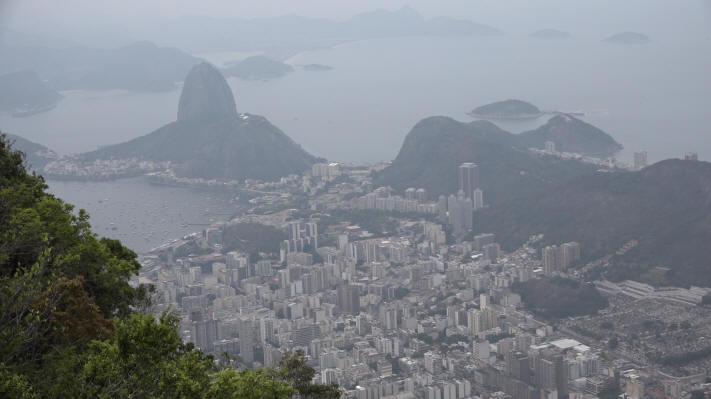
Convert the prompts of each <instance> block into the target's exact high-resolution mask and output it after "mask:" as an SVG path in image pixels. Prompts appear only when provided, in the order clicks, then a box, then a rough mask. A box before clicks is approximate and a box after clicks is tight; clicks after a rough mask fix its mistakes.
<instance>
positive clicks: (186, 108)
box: [178, 62, 237, 121]
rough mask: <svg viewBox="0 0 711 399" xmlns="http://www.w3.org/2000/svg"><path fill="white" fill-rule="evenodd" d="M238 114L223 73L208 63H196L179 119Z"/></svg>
mask: <svg viewBox="0 0 711 399" xmlns="http://www.w3.org/2000/svg"><path fill="white" fill-rule="evenodd" d="M235 116H237V107H236V105H235V99H234V96H233V95H232V90H230V87H229V86H228V85H227V81H225V78H224V77H222V74H220V72H219V71H218V70H217V68H215V67H214V66H212V65H210V64H208V63H206V62H203V63H201V64H198V65H196V66H194V67H193V69H191V70H190V72H189V73H188V76H187V77H186V78H185V83H184V84H183V92H182V93H181V94H180V102H179V104H178V120H179V121H217V120H220V119H225V118H230V117H235Z"/></svg>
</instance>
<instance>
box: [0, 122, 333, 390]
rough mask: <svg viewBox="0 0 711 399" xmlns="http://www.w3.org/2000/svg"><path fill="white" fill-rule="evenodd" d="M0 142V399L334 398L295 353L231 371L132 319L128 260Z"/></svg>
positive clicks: (174, 321) (140, 305)
mask: <svg viewBox="0 0 711 399" xmlns="http://www.w3.org/2000/svg"><path fill="white" fill-rule="evenodd" d="M46 189H47V186H46V185H45V183H44V181H43V179H42V178H41V177H40V176H37V175H34V174H29V173H28V172H27V171H26V168H25V166H24V165H23V154H22V153H21V152H19V151H15V150H13V149H12V148H10V146H9V144H8V142H7V140H6V139H5V137H4V136H0V226H2V229H0V342H2V343H3V344H2V345H0V397H3V398H5V397H8V398H23V399H29V398H38V397H41V398H117V399H118V398H248V399H251V398H254V399H267V398H269V399H274V398H277V399H287V398H291V396H292V394H294V393H298V394H299V395H300V396H301V397H304V398H324V399H327V398H337V397H338V394H339V391H338V387H336V386H333V385H329V386H323V385H315V384H311V379H312V378H313V376H314V370H313V368H311V367H309V366H307V365H306V363H305V358H304V356H303V354H302V353H295V354H286V355H285V357H284V359H283V361H282V363H281V365H280V367H279V368H278V369H276V370H271V369H262V370H255V371H251V370H246V371H237V370H235V369H234V368H233V367H232V362H231V361H225V362H222V363H220V364H219V367H218V363H216V362H215V361H214V360H213V358H212V357H211V356H207V355H205V354H203V353H202V352H200V351H198V350H196V349H195V348H194V347H193V346H192V345H191V344H187V345H185V344H183V343H182V341H181V339H180V336H179V334H178V329H177V328H178V323H179V319H178V318H177V316H175V315H172V314H163V315H162V316H161V317H160V318H159V319H157V320H156V319H155V318H154V317H153V316H152V315H150V314H146V313H143V311H144V310H145V309H146V308H147V306H148V305H149V296H150V292H151V289H150V288H149V287H144V286H139V287H132V286H131V285H129V283H128V278H129V277H131V276H134V275H136V274H137V273H138V270H139V268H140V265H139V264H138V262H137V261H136V254H135V253H133V252H132V251H131V250H129V249H127V248H125V247H123V246H122V245H121V243H120V242H118V241H116V240H109V239H99V238H98V237H97V236H96V234H94V233H93V232H92V231H91V229H90V226H89V223H88V215H87V214H86V213H85V212H83V211H79V212H78V213H77V214H75V213H74V212H73V208H72V206H71V205H68V204H65V203H63V202H62V201H61V200H60V199H58V198H55V197H54V196H52V195H51V194H48V193H47V192H46Z"/></svg>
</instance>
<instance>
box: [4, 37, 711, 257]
mask: <svg viewBox="0 0 711 399" xmlns="http://www.w3.org/2000/svg"><path fill="white" fill-rule="evenodd" d="M201 56H202V57H204V58H206V59H208V60H211V61H213V62H215V63H216V64H220V65H222V64H224V63H227V62H230V61H234V60H238V59H240V58H243V57H245V56H246V54H244V53H234V54H230V53H224V52H223V53H218V54H201ZM288 62H290V63H291V64H293V65H301V64H311V63H318V64H324V65H328V66H331V67H333V68H334V69H333V70H330V71H325V72H308V71H303V70H301V69H299V68H297V69H296V71H295V72H293V73H291V74H289V75H287V76H285V77H282V78H279V79H273V80H268V81H262V80H255V81H243V80H239V79H230V80H229V83H230V86H231V88H232V90H233V92H234V94H235V99H236V103H237V108H238V110H239V111H241V112H250V113H255V114H260V115H264V116H265V117H267V118H268V119H269V120H270V121H271V122H272V123H274V124H275V125H276V126H278V127H280V128H281V129H282V130H283V131H284V132H285V133H286V134H288V135H289V136H291V137H292V138H293V139H294V140H295V141H296V142H298V143H300V144H301V145H302V146H303V147H304V148H305V149H307V150H308V151H310V152H312V153H313V154H315V155H318V156H323V157H326V158H328V159H330V160H334V161H343V162H350V163H367V162H375V161H381V160H391V159H393V158H394V157H395V156H396V155H397V152H398V150H399V148H400V145H401V144H402V141H403V139H404V137H405V135H406V134H407V133H408V132H409V130H410V129H411V128H412V127H413V126H414V125H415V124H416V123H417V122H418V121H419V120H421V119H422V118H425V117H427V116H433V115H448V116H451V117H453V118H455V119H458V120H462V121H468V120H470V118H469V117H468V116H467V115H466V113H467V112H468V111H470V110H471V109H473V108H475V107H477V106H479V105H482V104H486V103H489V102H492V101H498V100H503V99H507V98H517V99H522V100H526V101H530V102H532V103H533V104H535V105H537V106H538V107H539V108H541V109H544V110H559V111H578V112H584V113H585V116H584V117H583V119H584V120H586V121H588V122H590V123H592V124H594V125H596V126H598V127H600V128H601V129H603V130H605V131H606V132H608V133H609V134H611V135H612V136H613V137H614V138H615V139H617V140H618V141H619V142H620V143H622V144H623V145H624V147H625V150H624V151H623V152H622V153H620V154H619V156H618V158H620V159H623V160H627V161H629V160H631V158H632V157H631V153H632V152H634V151H639V150H646V151H647V152H648V154H649V155H648V159H649V161H650V163H651V162H656V161H659V160H662V159H665V158H670V157H680V156H682V155H683V153H684V152H687V151H695V152H698V154H699V158H700V159H702V160H709V159H711V112H709V111H708V110H709V109H710V108H711V79H710V78H709V73H708V71H710V70H711V46H709V43H708V40H706V39H705V38H701V39H699V40H683V38H682V39H679V38H674V39H669V40H665V39H664V38H663V37H661V38H660V37H655V38H654V41H653V42H651V43H649V44H647V45H637V46H634V45H633V46H624V45H612V44H607V43H603V42H601V41H600V40H599V38H585V37H579V38H577V37H575V38H572V39H569V40H536V39H532V38H528V37H526V36H515V35H509V36H502V37H493V38H472V37H403V38H391V39H377V40H365V41H358V42H350V43H344V44H342V45H339V46H336V47H334V48H328V49H322V50H315V51H309V52H304V53H301V54H298V55H296V56H294V57H292V58H291V59H289V60H288ZM63 94H64V96H65V99H64V100H63V101H62V102H61V103H60V104H59V105H58V106H57V107H56V108H55V109H54V110H51V111H49V112H46V113H43V114H39V115H35V116H32V117H28V118H13V117H11V116H9V115H0V129H2V130H4V131H7V132H10V133H14V134H18V135H21V136H24V137H26V138H28V139H30V140H33V141H36V142H39V143H41V144H44V145H47V146H48V147H50V148H52V149H54V150H56V151H58V152H60V153H76V152H83V151H88V150H92V149H95V148H97V147H99V146H102V145H107V144H112V143H117V142H122V141H125V140H128V139H131V138H134V137H138V136H141V135H144V134H146V133H149V132H150V131H152V130H154V129H156V128H158V127H160V126H162V125H163V124H165V123H168V122H170V121H172V120H174V119H175V115H176V112H177V104H178V98H179V95H180V91H179V89H176V90H173V91H169V92H163V93H131V92H125V91H118V90H114V91H108V92H89V91H71V92H65V93H63ZM545 121H546V119H545V118H540V119H538V120H529V121H523V122H507V123H499V125H500V126H501V127H502V128H504V129H507V130H510V131H513V132H520V131H524V130H528V129H533V128H535V127H536V126H538V125H541V124H543V123H545ZM50 187H51V190H52V191H53V192H55V193H56V194H57V195H59V196H60V197H62V198H64V199H66V200H67V201H69V202H72V203H75V204H77V205H78V206H79V207H83V208H86V209H87V210H89V211H90V213H91V214H92V221H93V225H94V226H95V227H96V230H97V231H98V232H99V233H101V234H105V235H107V236H112V237H117V238H121V239H122V240H124V241H126V242H127V243H128V244H129V245H130V246H132V247H133V248H135V249H137V250H139V251H143V250H145V249H148V248H150V247H152V246H155V245H157V244H159V243H160V242H161V241H162V240H167V239H169V238H173V237H177V236H180V235H182V234H185V233H187V232H190V231H194V230H195V229H194V228H189V227H180V226H181V225H183V224H185V223H200V222H204V221H205V220H209V219H211V218H212V219H217V218H216V217H215V216H216V215H214V214H212V213H213V210H215V211H214V212H216V213H229V211H230V204H229V202H227V201H224V200H223V199H217V198H215V196H214V194H212V193H201V192H197V191H193V190H189V189H175V188H167V187H158V186H150V185H148V184H147V183H145V182H144V181H143V180H141V179H127V180H119V181H116V182H105V183H79V182H74V183H67V182H50ZM105 198H108V199H109V200H108V201H103V200H104V199H105ZM99 200H102V202H99ZM206 209H210V211H206ZM218 210H219V211H218ZM111 223H113V224H111ZM176 226H177V227H176ZM114 228H115V230H114Z"/></svg>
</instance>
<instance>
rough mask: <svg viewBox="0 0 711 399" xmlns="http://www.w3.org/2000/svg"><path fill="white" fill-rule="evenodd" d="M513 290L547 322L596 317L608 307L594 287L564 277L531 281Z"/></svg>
mask: <svg viewBox="0 0 711 399" xmlns="http://www.w3.org/2000/svg"><path fill="white" fill-rule="evenodd" d="M512 288H513V290H514V291H515V292H517V293H519V294H520V295H521V300H522V301H523V303H524V304H525V306H526V308H527V309H529V310H531V311H532V312H534V313H537V314H539V315H541V316H544V317H547V318H558V319H562V318H565V317H575V316H584V315H590V314H595V313H597V311H598V310H600V309H604V308H606V307H607V305H608V302H607V299H605V298H604V297H603V296H602V295H600V293H599V292H598V291H597V289H595V287H594V286H592V285H589V284H581V283H579V282H577V281H574V280H568V279H564V278H560V277H554V278H550V279H549V278H544V279H533V280H528V281H526V282H525V283H519V284H515V285H514V286H513V287H512Z"/></svg>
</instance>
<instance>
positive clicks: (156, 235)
mask: <svg viewBox="0 0 711 399" xmlns="http://www.w3.org/2000/svg"><path fill="white" fill-rule="evenodd" d="M47 183H48V185H49V191H50V192H51V193H52V194H54V195H55V196H57V197H59V198H61V199H62V200H64V201H65V202H68V203H70V204H73V205H74V206H75V210H78V209H85V210H86V211H88V212H89V216H90V220H89V221H90V223H91V225H92V228H93V230H94V231H95V232H96V233H97V234H99V235H101V236H103V237H110V238H116V239H119V240H121V242H123V243H124V245H126V246H128V247H129V248H131V249H133V250H134V251H136V252H139V253H142V252H145V251H148V250H150V249H151V248H155V247H157V246H159V245H161V244H162V243H164V242H167V241H170V240H171V239H175V238H180V237H182V236H184V235H186V234H190V233H193V232H199V231H202V230H203V229H204V228H205V227H206V226H205V225H206V224H209V223H212V222H218V221H221V220H228V219H229V218H230V216H232V215H233V214H235V213H238V212H239V211H240V207H239V206H238V205H236V204H234V203H233V202H231V201H230V200H231V198H232V197H231V196H230V195H228V194H226V193H217V192H201V191H197V190H192V189H188V188H179V187H167V186H157V185H152V184H149V183H148V182H146V181H145V180H144V179H143V178H141V177H137V178H130V179H120V180H115V181H111V182H90V183H88V182H68V181H55V180H49V181H48V182H47Z"/></svg>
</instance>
